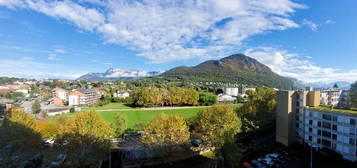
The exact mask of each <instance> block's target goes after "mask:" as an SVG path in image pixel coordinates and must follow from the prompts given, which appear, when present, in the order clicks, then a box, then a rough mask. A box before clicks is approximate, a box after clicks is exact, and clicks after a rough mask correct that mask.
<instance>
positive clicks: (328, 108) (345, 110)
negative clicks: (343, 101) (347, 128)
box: [308, 106, 357, 114]
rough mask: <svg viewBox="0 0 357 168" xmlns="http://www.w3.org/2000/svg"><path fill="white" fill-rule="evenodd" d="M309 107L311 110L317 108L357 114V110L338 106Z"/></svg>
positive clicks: (318, 109) (317, 109)
mask: <svg viewBox="0 0 357 168" xmlns="http://www.w3.org/2000/svg"><path fill="white" fill-rule="evenodd" d="M308 109H309V110H316V111H326V112H336V113H349V114H357V110H349V109H338V108H331V107H329V106H318V107H309V108H308Z"/></svg>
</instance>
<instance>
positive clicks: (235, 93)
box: [223, 88, 239, 96]
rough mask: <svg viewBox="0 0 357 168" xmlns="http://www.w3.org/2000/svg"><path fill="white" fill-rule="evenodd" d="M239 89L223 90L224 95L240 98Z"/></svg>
mask: <svg viewBox="0 0 357 168" xmlns="http://www.w3.org/2000/svg"><path fill="white" fill-rule="evenodd" d="M238 91H239V89H238V88H223V94H225V95H229V96H238Z"/></svg>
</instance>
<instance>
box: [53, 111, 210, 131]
mask: <svg viewBox="0 0 357 168" xmlns="http://www.w3.org/2000/svg"><path fill="white" fill-rule="evenodd" d="M207 108H208V107H198V108H197V107H196V108H185V109H165V110H139V109H138V110H135V109H128V110H122V111H101V112H98V114H99V115H100V116H101V117H102V118H103V119H104V120H106V121H108V122H113V121H114V116H115V114H117V113H121V114H124V115H126V116H127V118H128V120H129V123H128V128H133V127H134V126H135V125H136V124H139V123H143V124H147V123H148V122H150V121H151V120H152V119H154V118H155V117H156V116H157V115H159V114H161V113H165V114H169V115H170V114H180V115H181V116H182V117H184V118H190V117H192V116H195V115H197V113H198V112H200V111H203V110H205V109H207ZM77 113H78V112H75V113H66V114H62V115H57V116H47V117H46V118H48V119H56V118H60V117H69V116H74V115H76V114H77Z"/></svg>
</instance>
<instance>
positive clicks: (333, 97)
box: [321, 88, 342, 106]
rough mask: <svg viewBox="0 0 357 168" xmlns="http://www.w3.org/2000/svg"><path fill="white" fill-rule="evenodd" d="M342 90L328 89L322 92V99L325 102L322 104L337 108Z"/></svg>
mask: <svg viewBox="0 0 357 168" xmlns="http://www.w3.org/2000/svg"><path fill="white" fill-rule="evenodd" d="M341 93H342V89H340V88H328V89H325V90H321V97H322V99H323V101H321V104H324V105H332V106H337V105H338V102H339V100H340V96H341Z"/></svg>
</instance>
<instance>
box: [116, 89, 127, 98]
mask: <svg viewBox="0 0 357 168" xmlns="http://www.w3.org/2000/svg"><path fill="white" fill-rule="evenodd" d="M129 96H130V94H129V92H127V91H117V92H116V93H114V94H113V97H118V98H127V97H129Z"/></svg>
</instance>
